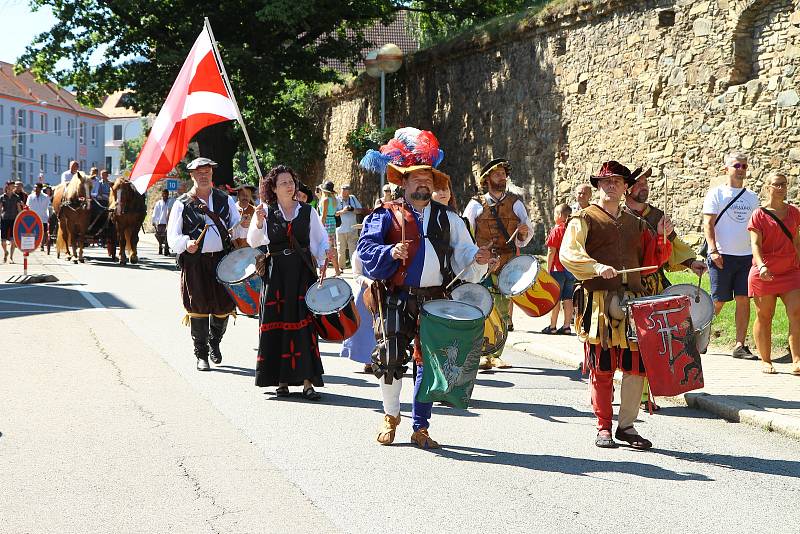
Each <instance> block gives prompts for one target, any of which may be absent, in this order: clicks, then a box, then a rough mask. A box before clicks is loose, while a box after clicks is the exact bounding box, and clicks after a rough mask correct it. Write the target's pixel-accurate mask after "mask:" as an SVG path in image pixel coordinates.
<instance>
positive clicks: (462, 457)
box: [431, 445, 712, 482]
mask: <svg viewBox="0 0 800 534" xmlns="http://www.w3.org/2000/svg"><path fill="white" fill-rule="evenodd" d="M431 452H433V453H434V454H438V455H439V456H444V457H445V458H450V459H453V460H459V461H462V462H478V463H486V464H495V465H508V466H513V467H523V468H526V469H531V470H534V471H545V472H551V473H563V474H565V475H577V476H591V475H592V474H602V473H623V474H626V475H633V476H639V477H643V478H652V479H657V480H679V481H684V480H696V481H701V482H710V481H711V480H712V479H711V478H709V477H707V476H705V475H702V474H700V473H678V472H675V471H671V470H669V469H664V468H663V467H659V466H657V465H651V464H648V463H639V462H625V461H619V462H617V461H610V460H598V459H588V458H571V457H569V456H553V455H550V454H522V453H515V452H504V451H493V450H489V449H478V448H475V447H460V446H454V445H446V446H444V448H442V449H439V450H434V451H431ZM637 454H639V453H638V452H637ZM641 454H647V453H644V452H643V453H641Z"/></svg>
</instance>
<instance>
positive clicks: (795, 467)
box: [651, 449, 800, 479]
mask: <svg viewBox="0 0 800 534" xmlns="http://www.w3.org/2000/svg"><path fill="white" fill-rule="evenodd" d="M651 452H652V453H655V454H661V455H664V456H670V457H672V458H675V459H677V460H684V461H686V462H695V463H700V464H707V465H714V466H717V467H726V468H728V469H735V470H737V471H749V472H751V473H762V474H765V475H780V476H784V477H790V478H794V479H797V478H800V462H794V461H789V460H770V459H767V458H755V457H752V456H732V455H729V454H714V453H702V452H683V451H671V450H668V449H653V450H652V451H651Z"/></svg>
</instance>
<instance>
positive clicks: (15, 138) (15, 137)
mask: <svg viewBox="0 0 800 534" xmlns="http://www.w3.org/2000/svg"><path fill="white" fill-rule="evenodd" d="M30 106H42V107H45V106H47V102H45V101H44V100H39V101H38V102H31V103H30V104H25V105H22V106H20V107H19V108H18V109H17V112H16V114H15V117H14V124H13V126H14V131H13V133H12V135H11V143H12V146H11V157H12V163H11V164H12V165H13V166H14V168H13V169H12V176H13V177H14V180H19V178H20V177H19V167H18V164H17V155H18V154H19V112H20V111H22V110H24V109H25V108H28V107H30ZM22 115H23V117H24V116H25V114H24V113H23V114H22ZM28 127H29V128H30V125H28ZM22 135H25V134H22ZM22 157H23V159H24V158H25V154H23V155H22Z"/></svg>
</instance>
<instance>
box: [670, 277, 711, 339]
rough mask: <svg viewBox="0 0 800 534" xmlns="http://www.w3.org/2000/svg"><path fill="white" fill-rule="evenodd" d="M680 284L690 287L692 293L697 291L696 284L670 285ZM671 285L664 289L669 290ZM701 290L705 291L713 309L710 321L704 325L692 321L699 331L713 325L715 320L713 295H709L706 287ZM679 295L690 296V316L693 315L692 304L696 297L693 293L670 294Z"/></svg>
mask: <svg viewBox="0 0 800 534" xmlns="http://www.w3.org/2000/svg"><path fill="white" fill-rule="evenodd" d="M679 286H686V287H687V288H688V289H690V290H691V291H692V293H696V292H697V286H695V285H694V284H673V285H671V286H669V287H679ZM669 287H668V288H666V289H664V291H668V290H669ZM700 291H701V292H702V293H705V295H706V297H707V298H708V300H707V302H708V301H710V302H711V308H710V310H709V311H711V317H710V319H709V320H708V322H707V323H706V324H704V325H702V326H699V325H696V324H694V323H692V326H694V329H695V330H698V331H700V330H705V329H706V328H708V327H709V326H710V325H711V323H713V322H714V300H713V299H712V298H711V295H709V294H708V291H706V290H705V289H703V288H700ZM679 295H680V296H686V297H689V307H690V309H689V316H690V317H691V306H692V305H693V304H694V297H692V295H687V294H686V293H679V294H678V295H670V296H679ZM701 300H704V299H701Z"/></svg>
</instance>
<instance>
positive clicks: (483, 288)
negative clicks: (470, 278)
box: [450, 282, 494, 318]
mask: <svg viewBox="0 0 800 534" xmlns="http://www.w3.org/2000/svg"><path fill="white" fill-rule="evenodd" d="M467 285H469V286H476V287H479V288H480V290H479V291H483V292H484V295H488V296H489V304H491V306H492V308H494V299H493V298H492V292H491V291H489V290H488V289H487V288H486V287H485V286H482V285H480V284H476V283H474V282H465V283H463V284H460V285H458V286H456V287H454V288H453V291H451V292H450V297H451V298H450V300H452V301H453V302H461V303H463V304H470V303H469V302H464V301H463V300H455V299H454V298H452V296H453V293H455V291H456V289H458V288H459V287H463V286H467ZM472 305H473V306H475V305H474V304H472ZM476 307H477V306H476ZM477 308H478V309H480V310H481V313H483V310H482V309H481V308H480V307H477ZM491 313H492V310H491V309H490V310H489V314H491ZM489 314H484V315H483V316H484V318H486V317H489Z"/></svg>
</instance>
